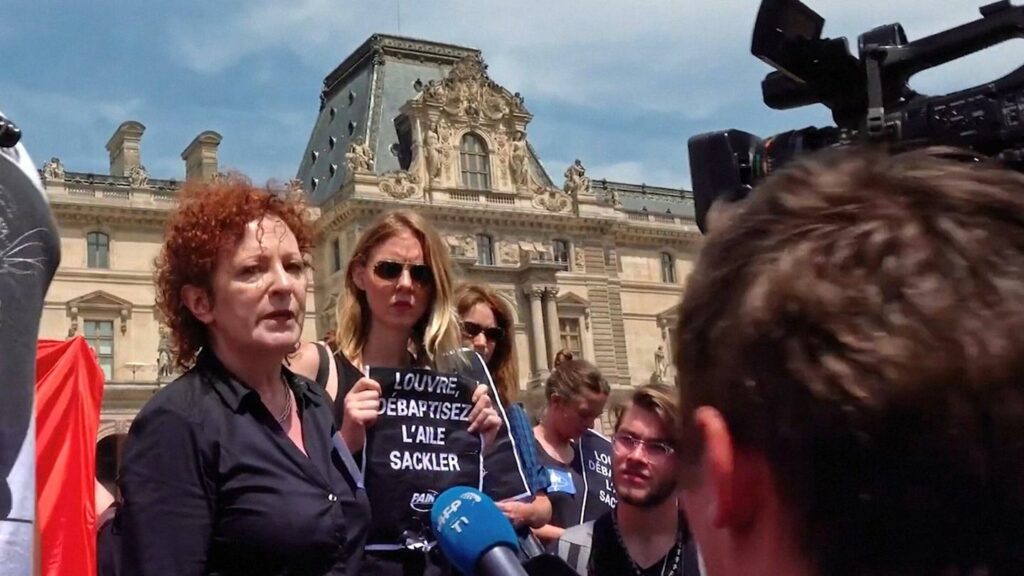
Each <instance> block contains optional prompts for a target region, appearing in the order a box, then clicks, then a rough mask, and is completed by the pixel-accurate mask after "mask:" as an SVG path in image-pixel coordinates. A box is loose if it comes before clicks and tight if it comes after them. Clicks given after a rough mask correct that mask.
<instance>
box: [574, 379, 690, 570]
mask: <svg viewBox="0 0 1024 576" xmlns="http://www.w3.org/2000/svg"><path fill="white" fill-rule="evenodd" d="M679 413H680V411H679V400H678V393H677V392H676V391H675V389H674V388H672V387H670V386H666V385H662V384H655V385H650V386H643V387H640V388H638V389H637V390H636V391H635V392H634V393H633V396H632V398H631V400H630V403H629V404H628V405H627V406H626V407H625V408H624V409H623V410H622V411H620V413H619V418H618V421H617V422H616V425H615V435H614V436H613V437H612V478H613V480H614V482H615V490H616V492H617V494H618V498H619V502H618V506H617V507H616V508H615V509H614V510H611V511H609V512H607V513H605V514H604V515H603V516H601V517H600V518H598V519H597V520H595V521H593V522H587V523H585V524H581V525H579V526H574V527H572V528H569V529H567V530H566V531H565V533H564V534H563V535H562V537H561V538H560V539H559V541H558V554H559V556H561V557H562V559H563V560H565V561H566V562H567V563H569V564H570V565H571V566H572V567H573V568H574V569H575V570H576V572H577V573H579V574H580V575H581V576H618V575H622V576H696V575H698V574H700V570H699V566H698V564H699V562H698V558H697V550H696V547H695V545H694V543H693V539H692V538H691V536H690V531H689V528H688V526H687V523H686V519H685V518H684V517H683V516H682V515H681V514H680V513H679V510H678V505H677V503H676V488H677V482H678V477H679V457H678V454H677V453H676V440H675V438H676V435H675V431H676V430H677V426H678V419H679Z"/></svg>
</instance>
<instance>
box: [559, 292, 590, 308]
mask: <svg viewBox="0 0 1024 576" xmlns="http://www.w3.org/2000/svg"><path fill="white" fill-rule="evenodd" d="M558 306H559V307H561V308H590V300H587V299H586V298H584V297H582V296H580V295H579V294H576V293H575V292H566V293H565V294H563V295H562V296H561V297H560V298H558Z"/></svg>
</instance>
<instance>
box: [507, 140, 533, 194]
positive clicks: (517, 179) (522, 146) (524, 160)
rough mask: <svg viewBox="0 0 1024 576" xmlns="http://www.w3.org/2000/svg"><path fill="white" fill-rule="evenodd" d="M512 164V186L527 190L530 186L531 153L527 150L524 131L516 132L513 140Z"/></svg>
mask: <svg viewBox="0 0 1024 576" xmlns="http://www.w3.org/2000/svg"><path fill="white" fill-rule="evenodd" d="M510 164H511V169H512V184H513V185H514V186H515V187H516V188H526V187H527V186H528V185H529V184H530V164H529V151H528V150H527V148H526V134H524V133H523V132H522V131H518V132H516V136H515V138H514V139H513V140H512V155H511V159H510Z"/></svg>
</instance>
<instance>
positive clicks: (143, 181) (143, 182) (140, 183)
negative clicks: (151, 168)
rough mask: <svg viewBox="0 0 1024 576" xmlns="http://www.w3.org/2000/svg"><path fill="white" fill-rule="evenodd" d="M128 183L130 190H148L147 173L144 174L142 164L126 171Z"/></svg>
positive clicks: (144, 170)
mask: <svg viewBox="0 0 1024 576" xmlns="http://www.w3.org/2000/svg"><path fill="white" fill-rule="evenodd" d="M128 183H129V184H131V187H132V188H148V187H149V173H148V172H146V167H145V166H143V165H142V164H139V165H137V166H132V167H131V169H130V170H128Z"/></svg>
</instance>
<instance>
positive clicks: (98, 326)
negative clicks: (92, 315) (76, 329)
mask: <svg viewBox="0 0 1024 576" xmlns="http://www.w3.org/2000/svg"><path fill="white" fill-rule="evenodd" d="M85 341H86V342H88V343H89V347H90V348H92V349H93V351H94V352H95V353H96V361H97V362H99V364H100V368H101V369H102V370H103V377H104V378H106V380H107V381H110V379H111V378H113V377H114V321H113V320H86V321H85Z"/></svg>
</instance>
